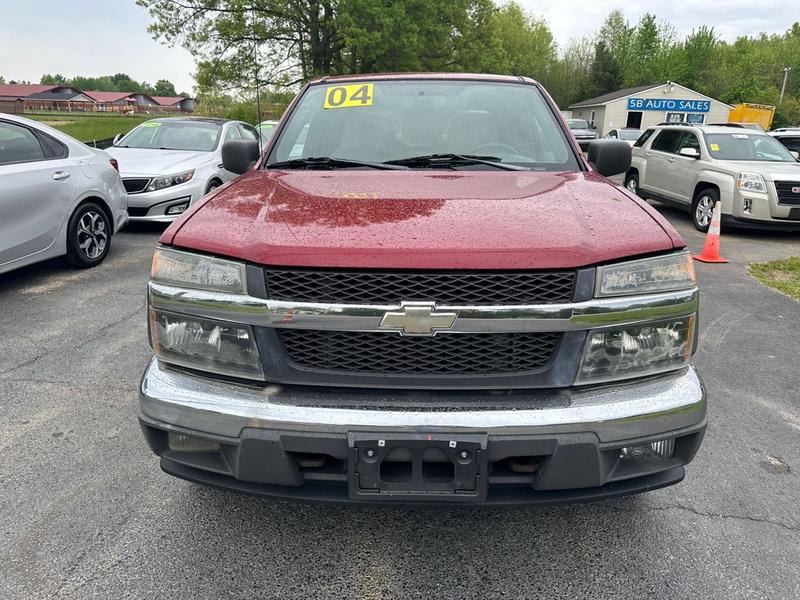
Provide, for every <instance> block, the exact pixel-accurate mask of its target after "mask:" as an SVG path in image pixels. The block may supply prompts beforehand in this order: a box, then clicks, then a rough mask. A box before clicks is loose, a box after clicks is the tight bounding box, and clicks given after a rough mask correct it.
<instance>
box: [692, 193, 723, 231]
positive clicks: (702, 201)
mask: <svg viewBox="0 0 800 600" xmlns="http://www.w3.org/2000/svg"><path fill="white" fill-rule="evenodd" d="M717 202H719V192H718V191H717V190H715V189H713V188H706V189H704V190H702V191H701V192H700V193H699V194H697V196H696V197H695V199H694V201H693V202H692V221H693V222H694V226H695V228H696V229H697V230H698V231H702V232H703V233H705V232H707V231H708V226H709V225H711V216H712V214H713V212H714V205H715V204H716V203H717Z"/></svg>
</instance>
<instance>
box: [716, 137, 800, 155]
mask: <svg viewBox="0 0 800 600" xmlns="http://www.w3.org/2000/svg"><path fill="white" fill-rule="evenodd" d="M705 138H706V147H707V148H708V153H709V154H710V155H711V157H712V158H715V159H717V160H751V161H763V162H795V158H794V156H792V155H791V153H790V152H789V151H788V150H787V149H786V147H785V146H783V145H782V144H781V143H780V142H778V141H777V140H775V139H774V138H771V137H770V136H768V135H763V134H758V133H749V132H748V133H745V132H742V133H707V134H706V136H705Z"/></svg>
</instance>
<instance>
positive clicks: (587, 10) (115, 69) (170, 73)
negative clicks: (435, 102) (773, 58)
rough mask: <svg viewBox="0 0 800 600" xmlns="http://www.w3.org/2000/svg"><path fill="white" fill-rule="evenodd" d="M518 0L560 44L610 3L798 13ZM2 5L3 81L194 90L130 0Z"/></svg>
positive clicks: (637, 13) (771, 18)
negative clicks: (49, 78)
mask: <svg viewBox="0 0 800 600" xmlns="http://www.w3.org/2000/svg"><path fill="white" fill-rule="evenodd" d="M517 1H518V2H519V3H520V4H521V5H523V6H524V7H525V8H526V9H527V10H528V11H530V12H531V13H533V14H536V15H540V16H543V17H544V18H545V19H546V20H547V22H548V23H549V24H550V27H551V29H552V30H553V34H554V36H555V39H556V41H557V42H558V44H559V45H560V46H562V47H563V46H564V45H565V44H566V43H567V42H568V41H569V40H570V38H573V37H581V36H584V35H591V34H592V33H593V32H594V31H596V30H597V29H598V28H599V27H600V25H601V24H602V22H603V20H604V19H605V17H606V15H608V13H609V12H611V11H612V10H613V9H615V8H621V9H622V10H623V12H624V13H625V16H626V17H627V19H628V20H629V21H630V22H631V23H635V22H636V21H638V20H639V17H641V15H642V14H644V13H645V12H651V13H654V14H655V15H656V16H657V17H658V18H659V19H664V20H667V21H669V22H671V23H672V24H673V25H674V26H675V27H676V29H677V30H678V33H679V34H680V35H685V34H688V33H690V32H691V31H692V29H695V28H697V27H699V26H700V25H713V27H714V29H715V31H716V32H717V34H718V35H719V36H720V37H721V38H722V39H725V40H727V41H732V40H734V39H735V38H736V37H737V36H739V35H754V34H757V33H759V32H762V31H763V32H767V33H783V32H784V31H785V30H787V29H789V27H791V24H792V22H794V21H797V20H800V10H798V0H758V1H754V0H716V1H712V2H697V1H696V0H692V1H687V0H671V1H670V2H663V1H652V0H639V2H636V3H634V2H628V3H622V2H620V0H590V1H588V2H587V1H585V0H584V1H579V0H517ZM754 7H757V10H756V9H754ZM0 8H2V11H0V13H1V14H2V19H0V75H2V76H4V77H5V78H6V80H11V79H15V80H26V81H31V82H34V83H38V82H39V78H40V77H41V76H42V75H43V74H44V73H61V74H62V75H65V76H67V77H70V76H74V75H86V76H98V75H111V74H114V73H127V74H128V75H130V76H131V77H132V78H133V79H135V80H137V81H146V82H148V83H151V84H152V83H154V82H155V81H156V80H158V79H169V80H170V81H172V82H173V83H174V84H175V88H176V89H177V91H178V92H187V93H190V94H191V93H192V87H193V85H194V80H193V78H192V73H193V71H194V68H195V66H194V60H193V59H192V56H191V55H190V54H189V53H188V52H187V51H186V50H184V49H183V48H180V47H174V48H170V47H168V46H165V45H163V44H161V43H159V42H156V41H154V40H153V39H152V37H151V36H150V34H149V33H148V32H147V26H148V24H149V23H150V17H149V15H148V14H147V11H145V10H144V9H142V8H140V7H138V6H136V3H135V2H134V0H35V1H34V0H27V1H25V0H0Z"/></svg>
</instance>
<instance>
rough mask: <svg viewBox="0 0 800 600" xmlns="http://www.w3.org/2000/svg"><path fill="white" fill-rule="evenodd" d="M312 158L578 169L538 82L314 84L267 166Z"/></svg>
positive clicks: (456, 166)
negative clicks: (506, 164)
mask: <svg viewBox="0 0 800 600" xmlns="http://www.w3.org/2000/svg"><path fill="white" fill-rule="evenodd" d="M465 155H471V157H466V156H465ZM457 156H458V157H457ZM311 157H314V158H320V157H327V158H335V159H337V160H351V161H362V162H370V163H373V164H382V163H386V162H389V161H398V162H399V163H400V164H402V162H403V161H407V160H408V159H411V158H417V159H423V160H417V161H412V162H413V164H412V162H409V163H408V166H409V167H410V168H439V169H487V168H488V169H491V168H493V167H492V166H491V165H487V164H486V162H484V163H478V162H477V160H471V158H473V157H474V158H475V159H477V158H480V159H484V160H489V161H494V162H499V163H508V164H509V165H516V166H519V167H523V168H528V169H535V170H543V171H544V170H547V171H576V170H579V168H580V167H579V164H578V161H577V159H576V157H575V155H574V153H573V152H572V150H571V149H570V146H569V143H568V141H567V139H566V136H565V135H564V133H563V131H562V130H561V128H560V127H559V126H558V121H557V120H556V117H555V116H554V114H553V110H552V109H551V107H550V106H549V105H548V104H547V102H546V101H545V99H544V97H543V96H542V94H541V93H540V92H539V89H538V88H537V87H535V86H533V85H527V84H516V83H499V82H486V81H462V80H453V81H441V80H419V79H416V80H415V79H406V80H389V81H385V80H384V81H375V82H363V83H362V82H359V83H349V82H348V83H347V84H339V83H330V84H327V85H314V86H311V87H310V88H308V90H307V91H306V92H305V93H304V94H303V96H302V98H301V99H300V100H299V102H298V104H297V106H296V108H295V109H294V110H293V111H292V113H291V114H290V115H289V116H288V121H287V123H286V125H285V126H284V128H283V129H282V131H281V133H280V134H279V138H278V140H277V141H276V144H275V146H274V147H273V150H272V152H271V154H270V156H269V158H268V160H267V161H266V165H265V166H266V168H269V166H270V165H271V164H273V163H283V162H285V161H287V160H289V159H297V158H304V159H305V158H311ZM432 157H435V158H434V159H432V160H424V159H431V158H432ZM448 158H449V159H450V160H448ZM328 164H330V163H328ZM339 167H340V168H341V167H344V168H346V165H342V164H341V163H340V164H339ZM306 168H308V165H306ZM350 168H359V166H358V165H352V166H351V167H350ZM360 168H363V165H361V167H360ZM494 168H495V169H496V167H494Z"/></svg>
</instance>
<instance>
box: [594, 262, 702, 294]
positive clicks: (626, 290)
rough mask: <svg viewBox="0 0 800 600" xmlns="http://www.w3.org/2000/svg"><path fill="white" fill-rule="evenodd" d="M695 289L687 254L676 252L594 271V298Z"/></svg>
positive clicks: (691, 266)
mask: <svg viewBox="0 0 800 600" xmlns="http://www.w3.org/2000/svg"><path fill="white" fill-rule="evenodd" d="M694 286H695V275H694V263H693V262H692V255H691V254H690V253H689V252H676V253H674V254H669V255H667V256H656V257H655V258H645V259H643V260H634V261H630V262H624V263H617V264H613V265H606V266H603V267H598V268H597V283H596V285H595V296H596V297H598V298H599V297H603V296H630V295H633V294H653V293H657V292H670V291H674V290H684V289H689V288H692V287H694Z"/></svg>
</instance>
